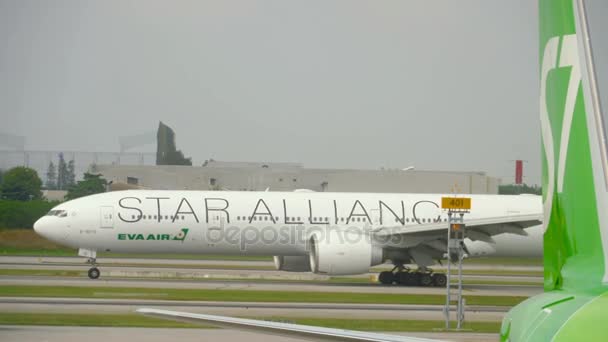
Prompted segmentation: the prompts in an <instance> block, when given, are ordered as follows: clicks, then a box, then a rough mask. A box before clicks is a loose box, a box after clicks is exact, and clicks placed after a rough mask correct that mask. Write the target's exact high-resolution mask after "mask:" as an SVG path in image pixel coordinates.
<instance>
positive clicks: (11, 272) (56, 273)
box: [0, 269, 87, 277]
mask: <svg viewBox="0 0 608 342" xmlns="http://www.w3.org/2000/svg"><path fill="white" fill-rule="evenodd" d="M0 275H5V276H49V277H86V276H87V272H86V271H70V270H19V269H0Z"/></svg>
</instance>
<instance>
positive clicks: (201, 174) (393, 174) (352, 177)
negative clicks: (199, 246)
mask: <svg viewBox="0 0 608 342" xmlns="http://www.w3.org/2000/svg"><path fill="white" fill-rule="evenodd" d="M93 168H94V169H93V170H91V172H94V173H97V174H101V175H102V176H103V178H105V179H106V180H107V181H108V182H111V188H113V189H115V190H117V189H121V188H130V187H140V188H144V189H156V190H238V191H266V190H268V191H294V190H296V189H306V190H311V191H327V192H329V191H331V192H386V193H453V192H456V193H460V194H497V193H498V186H499V185H500V179H499V178H496V177H491V176H488V175H486V174H485V173H484V172H454V171H426V170H415V169H412V168H407V169H380V170H354V169H314V168H305V167H303V166H302V165H301V164H297V163H264V162H222V161H214V160H211V161H208V162H205V164H204V165H203V166H174V165H95V166H94V167H93Z"/></svg>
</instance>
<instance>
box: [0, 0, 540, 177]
mask: <svg viewBox="0 0 608 342" xmlns="http://www.w3.org/2000/svg"><path fill="white" fill-rule="evenodd" d="M536 6H537V5H536V1H529V0H510V1H498V0H494V1H488V0H478V1H464V0H461V1H448V0H445V1H438V0H435V1H430V0H424V1H422V0H420V1H376V0H374V1H372V0H369V1H355V0H343V1H330V0H317V1H309V0H307V1H286V0H276V1H258V0H243V1H225V0H218V1H194V0H193V1H157V0H146V1H144V0H141V1H125V0H115V1H75V0H74V1H26V0H14V1H7V0H0V119H1V122H2V123H3V125H2V126H3V127H1V128H0V131H3V132H7V133H13V134H19V135H26V136H27V146H26V148H28V149H77V150H92V151H108V150H111V151H113V150H118V136H121V135H130V134H138V133H143V132H147V131H152V130H155V129H156V126H157V123H158V120H162V121H164V122H166V123H167V124H168V125H170V126H171V127H173V128H174V129H175V130H176V133H177V138H178V141H177V143H178V146H179V148H181V149H182V150H183V151H184V153H185V154H186V155H187V156H192V157H193V159H194V161H195V163H196V164H200V163H202V161H203V160H204V159H207V158H209V157H213V158H215V159H219V160H244V161H261V160H266V161H293V162H302V163H304V164H305V165H306V166H308V167H328V168H372V169H374V168H378V167H381V166H384V167H390V168H402V167H406V166H410V165H414V166H416V168H418V169H450V170H480V171H487V172H489V173H490V174H492V175H495V176H501V177H505V180H506V181H512V179H513V168H514V167H513V162H512V161H513V160H514V159H524V160H527V161H528V163H527V164H526V176H527V180H528V182H531V183H538V181H539V178H540V177H539V174H540V133H539V125H538V114H537V113H538V91H537V89H538V86H537V84H538V80H537V77H538V67H537V64H538V63H537V59H538V57H537V56H538V47H537V8H536ZM149 149H150V150H151V149H152V148H151V147H150V148H149Z"/></svg>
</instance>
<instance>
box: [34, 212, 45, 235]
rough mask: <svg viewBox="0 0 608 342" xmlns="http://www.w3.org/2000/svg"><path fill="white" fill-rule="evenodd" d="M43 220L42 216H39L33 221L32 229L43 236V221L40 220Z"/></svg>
mask: <svg viewBox="0 0 608 342" xmlns="http://www.w3.org/2000/svg"><path fill="white" fill-rule="evenodd" d="M43 220H44V216H43V217H41V218H39V219H38V220H36V222H34V231H35V232H36V233H37V234H38V235H42V236H44V233H43V228H42V227H43V225H44V224H43V223H42V221H43Z"/></svg>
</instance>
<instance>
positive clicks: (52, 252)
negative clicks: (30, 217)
mask: <svg viewBox="0 0 608 342" xmlns="http://www.w3.org/2000/svg"><path fill="white" fill-rule="evenodd" d="M0 256H41V257H75V256H78V250H76V249H70V248H63V247H58V248H19V247H12V246H0ZM97 257H98V258H125V259H128V258H137V259H172V260H228V261H272V256H263V255H215V254H167V253H142V254H134V253H129V254H127V253H111V252H99V253H97Z"/></svg>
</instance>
